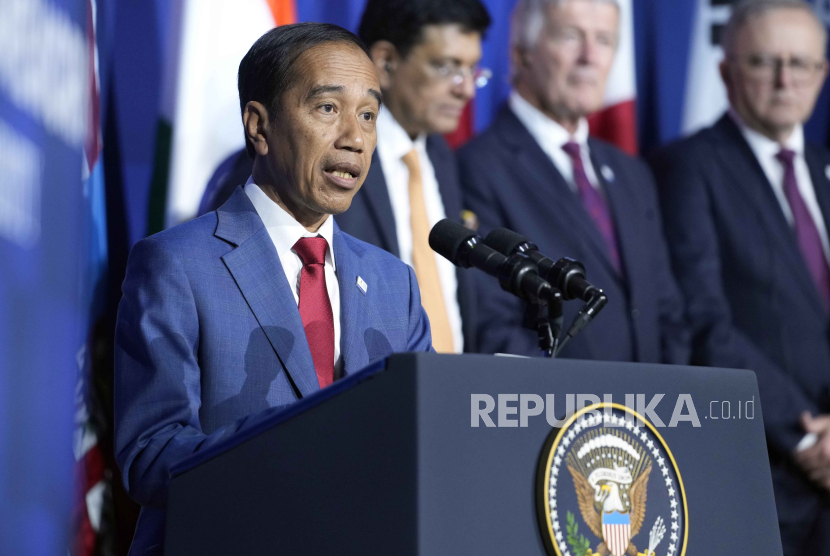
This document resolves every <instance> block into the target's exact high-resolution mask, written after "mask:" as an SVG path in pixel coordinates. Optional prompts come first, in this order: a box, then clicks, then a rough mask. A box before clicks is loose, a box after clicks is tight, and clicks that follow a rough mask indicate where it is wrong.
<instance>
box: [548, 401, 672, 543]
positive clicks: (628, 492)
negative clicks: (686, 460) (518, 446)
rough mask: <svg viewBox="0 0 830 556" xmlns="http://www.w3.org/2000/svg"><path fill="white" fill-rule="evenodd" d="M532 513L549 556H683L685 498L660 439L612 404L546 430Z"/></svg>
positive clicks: (586, 410)
mask: <svg viewBox="0 0 830 556" xmlns="http://www.w3.org/2000/svg"><path fill="white" fill-rule="evenodd" d="M537 510H538V517H539V525H540V528H541V530H542V537H543V538H544V540H545V544H546V546H547V548H548V553H549V554H551V556H553V555H556V556H594V555H597V554H599V555H601V556H606V555H608V554H612V555H613V556H623V555H627V556H658V555H659V556H684V555H685V553H686V541H687V537H688V526H689V524H688V518H687V514H686V494H685V491H684V490H683V481H682V480H681V478H680V472H679V471H678V469H677V464H676V463H675V461H674V457H673V456H672V454H671V451H670V450H669V448H668V446H667V445H666V443H665V442H664V441H663V438H662V437H661V436H660V434H659V433H658V432H657V430H656V429H655V428H654V427H653V426H652V424H651V423H649V422H648V421H647V420H646V419H645V418H643V417H642V416H641V415H639V414H638V413H637V412H635V411H633V410H632V409H629V408H628V407H626V406H624V405H620V404H616V403H599V404H594V405H591V406H588V407H586V408H584V409H582V410H580V411H578V412H577V413H576V414H575V415H574V416H573V417H571V418H570V419H568V420H567V421H566V422H565V425H564V426H563V427H562V428H561V429H554V431H553V432H552V433H551V435H550V437H549V438H548V441H547V442H546V444H545V449H544V450H543V451H542V457H541V459H540V462H539V472H538V487H537Z"/></svg>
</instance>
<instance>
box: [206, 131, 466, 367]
mask: <svg viewBox="0 0 830 556" xmlns="http://www.w3.org/2000/svg"><path fill="white" fill-rule="evenodd" d="M427 154H428V155H429V159H430V162H432V166H433V168H434V169H435V178H436V179H437V181H438V189H439V190H440V192H441V200H442V202H443V204H444V213H445V214H446V215H447V218H452V219H453V220H458V221H460V220H461V209H462V203H461V186H460V185H459V181H458V168H457V167H456V163H455V157H454V155H453V153H452V151H451V150H450V148H449V146H448V145H447V142H446V141H445V140H444V138H443V137H441V136H440V135H430V136H429V137H427ZM252 168H253V163H252V162H251V160H250V158H248V156H247V155H246V154H245V151H244V150H242V151H240V152H239V153H236V154H235V155H233V156H232V157H230V158H228V159H227V160H225V162H223V163H222V164H221V165H220V166H219V168H218V169H217V171H216V172H215V173H214V176H213V177H212V178H211V180H210V183H209V185H208V188H207V191H206V192H205V199H208V200H209V201H208V202H207V203H206V202H205V201H204V200H203V205H204V209H203V210H204V211H205V212H206V211H208V210H215V209H216V208H218V206H220V205H221V203H224V202H225V200H226V199H227V198H228V197H230V194H231V193H232V192H233V189H234V188H236V186H237V185H240V184H244V183H245V182H246V181H247V179H248V177H249V176H250V175H251V170H252ZM335 220H336V221H337V224H338V225H339V226H340V229H341V230H343V231H344V232H346V233H347V234H349V235H351V236H354V237H356V238H358V239H361V240H363V241H365V242H367V243H371V244H372V245H375V246H377V247H380V248H381V249H385V250H386V251H388V252H390V253H392V254H393V255H395V256H396V257H400V250H399V249H398V235H397V232H396V231H395V214H394V213H393V212H392V203H391V201H390V200H389V190H388V189H387V186H386V179H385V178H384V176H383V168H381V165H380V159H379V158H378V153H377V151H375V153H374V155H373V156H372V166H371V168H370V169H369V174H368V175H367V176H366V181H365V182H364V183H363V186H362V187H361V189H360V191H358V192H357V195H355V197H354V199H353V200H352V205H351V207H349V209H348V210H347V211H346V212H344V213H343V214H340V215H338V216H337V217H336V218H335ZM436 256H437V255H436ZM456 279H457V281H458V306H459V310H460V311H461V326H462V332H463V334H464V351H466V352H474V351H477V350H476V343H475V340H476V336H475V326H474V323H475V322H476V307H475V292H474V290H473V285H474V283H473V280H472V278H471V277H470V274H469V272H467V271H465V270H463V269H458V271H457V272H456Z"/></svg>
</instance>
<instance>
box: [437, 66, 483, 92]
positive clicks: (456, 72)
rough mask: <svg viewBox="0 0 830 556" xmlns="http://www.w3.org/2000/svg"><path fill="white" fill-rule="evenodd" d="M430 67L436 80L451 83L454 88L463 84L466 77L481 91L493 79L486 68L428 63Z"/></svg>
mask: <svg viewBox="0 0 830 556" xmlns="http://www.w3.org/2000/svg"><path fill="white" fill-rule="evenodd" d="M430 67H431V68H432V69H433V70H434V71H435V73H436V74H438V78H439V79H441V80H442V81H445V82H448V83H452V85H453V86H454V87H457V86H458V85H461V84H462V83H464V80H465V79H467V77H470V78H471V79H472V80H473V83H474V84H475V86H476V88H477V89H481V88H482V87H484V86H485V85H487V83H488V82H489V81H490V79H491V78H492V77H493V72H492V71H490V70H489V69H487V68H480V67H478V66H475V67H472V68H468V67H465V66H460V65H458V64H456V63H455V62H444V63H436V62H433V63H430Z"/></svg>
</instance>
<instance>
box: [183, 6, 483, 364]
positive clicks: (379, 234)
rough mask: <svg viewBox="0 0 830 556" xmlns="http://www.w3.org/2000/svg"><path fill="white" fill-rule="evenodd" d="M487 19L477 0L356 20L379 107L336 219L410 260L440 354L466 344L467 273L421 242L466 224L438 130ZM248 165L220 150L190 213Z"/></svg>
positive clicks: (397, 9) (457, 105)
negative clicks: (373, 133)
mask: <svg viewBox="0 0 830 556" xmlns="http://www.w3.org/2000/svg"><path fill="white" fill-rule="evenodd" d="M489 26H490V16H489V15H488V13H487V10H486V9H485V8H484V6H483V5H482V4H481V2H480V1H479V0H369V1H368V2H367V4H366V9H365V11H364V13H363V19H362V20H361V23H360V31H359V35H360V38H361V39H363V41H364V42H365V43H366V45H367V46H368V47H369V49H370V51H371V54H372V61H373V62H374V65H375V70H376V71H377V74H378V78H379V79H380V86H381V89H382V92H383V104H384V106H383V109H382V110H381V111H380V114H379V115H378V123H377V130H378V146H377V149H376V151H375V153H374V156H373V157H372V166H371V169H370V170H369V174H368V175H367V176H366V181H365V182H364V184H363V188H362V190H361V191H360V192H359V193H358V194H357V195H355V197H354V200H353V201H352V205H351V207H350V208H349V210H348V211H346V212H345V213H343V214H339V215H337V218H336V220H337V224H338V225H339V226H340V228H341V229H342V230H343V231H344V232H346V233H348V234H350V235H352V236H354V237H356V238H358V239H362V240H363V241H366V242H368V243H371V244H373V245H376V246H378V247H380V248H382V249H385V250H386V251H389V252H390V253H392V254H394V255H396V256H398V257H399V258H401V259H402V260H403V261H404V262H406V263H407V264H409V265H411V266H412V267H413V268H414V269H415V273H416V275H417V277H418V283H419V285H420V287H421V293H422V296H421V297H422V300H423V304H424V308H425V309H426V311H427V315H428V316H429V320H430V323H431V326H432V336H433V347H434V348H435V349H436V351H439V352H445V353H446V352H456V353H459V352H462V351H467V352H470V351H476V346H475V336H474V333H475V327H474V321H475V317H474V314H475V303H476V301H475V292H474V291H473V283H472V279H471V277H470V275H469V273H465V272H463V271H462V270H461V269H456V268H455V267H454V266H453V265H452V264H451V263H450V262H449V261H447V260H445V259H443V258H441V257H438V256H436V255H435V254H434V253H433V251H432V250H431V249H430V248H429V244H428V237H429V231H430V229H431V228H432V226H433V225H434V224H435V223H436V222H438V221H439V220H441V219H443V218H452V219H455V220H459V221H466V222H465V223H467V224H474V216H473V215H472V213H469V212H467V211H463V210H462V209H463V207H462V204H461V190H460V186H459V182H458V175H457V167H456V162H455V158H454V155H453V153H452V151H451V150H450V148H449V146H448V145H447V143H446V141H444V139H443V137H442V136H441V134H445V133H451V132H453V131H455V130H456V128H457V127H458V123H459V119H460V118H461V114H462V113H463V111H464V107H465V106H466V105H467V103H468V102H469V101H470V100H471V99H472V98H473V97H474V96H475V90H476V88H478V87H483V86H484V85H486V84H487V80H488V79H489V78H490V76H491V74H490V71H489V70H487V69H483V68H479V67H478V62H479V60H480V59H481V39H482V38H483V35H484V32H485V31H486V30H487V28H488V27H489ZM250 174H251V162H250V159H249V158H248V156H246V155H245V152H244V151H242V152H240V153H237V154H234V155H233V156H231V157H229V158H228V159H227V160H226V161H225V162H224V163H222V165H221V166H220V167H219V169H217V170H216V172H215V173H214V176H213V178H211V180H210V183H209V184H208V186H207V191H206V193H205V197H204V198H203V200H202V203H201V205H202V206H201V207H200V210H199V213H200V214H204V213H205V212H208V211H210V210H215V209H216V208H218V207H219V206H221V205H222V203H224V202H225V201H226V200H227V199H228V198H229V197H230V196H231V194H232V193H233V191H234V190H235V189H236V188H237V187H238V186H239V185H240V184H243V183H245V180H247V179H248V176H250ZM462 212H464V217H462ZM471 220H473V221H471Z"/></svg>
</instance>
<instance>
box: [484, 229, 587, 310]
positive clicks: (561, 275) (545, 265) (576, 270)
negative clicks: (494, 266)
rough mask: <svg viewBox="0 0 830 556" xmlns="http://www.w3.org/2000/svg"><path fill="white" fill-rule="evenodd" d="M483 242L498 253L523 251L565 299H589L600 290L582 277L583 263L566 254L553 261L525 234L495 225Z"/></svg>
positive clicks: (506, 253) (507, 253) (583, 271)
mask: <svg viewBox="0 0 830 556" xmlns="http://www.w3.org/2000/svg"><path fill="white" fill-rule="evenodd" d="M484 243H485V244H486V245H488V246H490V247H492V248H493V249H495V250H496V251H498V252H499V253H502V254H504V255H510V254H512V253H522V254H524V255H527V257H528V258H529V259H530V260H531V261H533V263H534V264H536V266H537V267H538V269H539V275H540V276H541V277H542V278H544V279H545V280H547V281H548V282H549V283H550V284H551V285H552V286H553V287H555V288H557V289H558V290H559V291H561V292H562V298H563V299H565V300H566V301H569V300H571V299H581V300H583V301H590V300H591V299H592V298H593V296H594V295H595V294H596V293H597V292H598V291H600V290H599V288H597V287H595V286H594V285H593V284H591V283H590V282H588V281H587V280H586V279H585V266H584V265H583V264H582V263H581V262H579V261H575V260H573V259H571V258H568V257H563V258H561V259H559V260H558V261H556V262H554V261H553V260H552V259H549V258H548V257H545V256H544V255H542V254H541V253H540V252H539V250H538V249H537V247H536V245H535V244H533V243H532V242H531V241H530V240H529V239H527V238H526V237H524V236H522V235H519V234H517V233H516V232H514V231H512V230H508V229H507V228H495V229H493V230H492V231H491V232H490V233H489V234H487V237H486V238H485V239H484Z"/></svg>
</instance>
